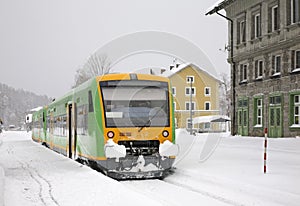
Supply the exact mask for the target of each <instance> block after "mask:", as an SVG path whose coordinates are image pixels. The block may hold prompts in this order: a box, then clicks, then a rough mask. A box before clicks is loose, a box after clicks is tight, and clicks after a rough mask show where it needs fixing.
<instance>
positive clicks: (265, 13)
mask: <svg viewBox="0 0 300 206" xmlns="http://www.w3.org/2000/svg"><path fill="white" fill-rule="evenodd" d="M276 4H277V5H278V8H279V28H278V29H277V30H275V31H270V18H271V15H270V14H271V13H270V11H271V9H272V7H273V6H274V5H276ZM289 4H290V0H266V1H262V0H252V1H247V0H237V1H235V2H234V3H233V4H231V5H230V6H229V7H227V8H226V15H227V16H228V17H229V18H231V19H233V26H234V35H233V38H234V47H233V53H234V56H233V57H234V61H235V62H236V72H235V73H234V74H232V75H236V78H235V79H236V82H235V83H236V88H235V90H236V94H237V95H236V97H235V101H236V108H235V110H234V112H235V114H236V117H237V118H236V122H235V125H236V129H237V131H241V130H239V128H238V127H239V126H238V125H239V123H240V122H239V115H240V113H239V111H242V110H239V106H238V102H239V100H241V99H247V100H248V105H247V106H245V110H243V111H247V112H248V122H247V125H246V126H245V127H247V129H248V135H250V136H263V129H264V128H265V127H267V128H270V127H271V125H270V121H271V120H270V115H271V108H272V104H271V102H270V101H271V97H272V96H274V95H280V96H281V104H280V109H281V124H282V128H281V129H282V133H281V135H278V136H284V137H290V136H300V127H299V128H297V127H294V124H293V119H292V118H293V117H292V115H293V114H291V112H293V108H292V107H293V106H292V105H293V102H291V101H292V100H293V99H292V98H293V95H294V94H295V93H296V94H297V93H298V92H299V93H300V72H298V71H296V70H293V68H292V67H293V64H294V62H293V59H294V56H293V54H294V53H293V52H295V51H297V50H300V23H299V21H298V23H294V24H293V23H291V20H290V18H291V17H290V11H291V10H290V8H289ZM257 12H259V13H260V18H261V34H260V35H259V36H258V37H253V33H252V32H253V31H252V30H253V22H254V20H253V16H254V14H256V13H257ZM241 19H242V20H245V21H246V39H245V42H239V41H238V36H239V33H238V31H237V30H238V25H239V22H240V21H241ZM229 31H230V30H229ZM229 39H230V35H229ZM276 55H279V56H280V58H281V62H280V67H281V68H280V73H279V75H275V74H274V63H273V62H274V57H273V56H276ZM256 60H262V61H263V75H262V78H259V79H258V78H256V75H255V68H256V66H255V65H256V63H255V62H256ZM240 65H247V79H246V81H241V80H242V79H241V74H242V69H241V67H240ZM256 97H262V100H263V122H262V126H261V127H255V121H256V120H255V119H256V116H255V112H256V111H257V110H256V107H255V99H256ZM272 111H273V110H272ZM278 111H279V109H278ZM274 136H276V135H274Z"/></svg>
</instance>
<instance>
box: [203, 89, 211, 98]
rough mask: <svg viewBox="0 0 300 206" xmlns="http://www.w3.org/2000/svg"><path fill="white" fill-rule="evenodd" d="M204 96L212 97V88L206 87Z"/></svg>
mask: <svg viewBox="0 0 300 206" xmlns="http://www.w3.org/2000/svg"><path fill="white" fill-rule="evenodd" d="M206 90H208V94H207V93H206ZM204 96H206V97H209V96H211V88H210V87H204Z"/></svg>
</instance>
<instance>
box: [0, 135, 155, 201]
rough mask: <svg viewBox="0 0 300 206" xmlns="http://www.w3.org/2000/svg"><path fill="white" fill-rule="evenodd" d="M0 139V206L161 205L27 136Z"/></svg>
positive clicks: (10, 136) (0, 137) (3, 136)
mask: <svg viewBox="0 0 300 206" xmlns="http://www.w3.org/2000/svg"><path fill="white" fill-rule="evenodd" d="M0 139H1V140H2V141H3V144H2V145H1V146H0V154H1V156H0V167H3V168H4V171H5V179H4V181H5V184H4V199H0V205H1V203H2V204H3V201H4V205H5V206H14V205H22V206H31V205H47V206H48V205H60V206H64V205H149V206H150V205H151V206H153V205H161V204H160V203H159V202H156V201H153V200H151V198H148V197H146V196H144V195H141V194H139V193H137V192H134V191H130V190H129V189H128V188H127V187H125V186H124V185H122V184H121V183H120V182H118V181H115V180H113V179H111V178H108V177H106V176H104V175H103V174H101V173H99V172H97V171H95V170H92V169H91V168H89V167H87V166H84V165H81V164H79V163H77V162H75V161H73V160H70V159H68V158H66V157H64V156H62V155H59V154H57V153H55V152H53V151H50V150H49V149H47V148H45V147H43V146H41V145H40V144H37V143H34V142H32V141H31V139H30V133H28V134H27V133H22V132H5V133H4V134H1V136H0ZM2 186H3V185H2Z"/></svg>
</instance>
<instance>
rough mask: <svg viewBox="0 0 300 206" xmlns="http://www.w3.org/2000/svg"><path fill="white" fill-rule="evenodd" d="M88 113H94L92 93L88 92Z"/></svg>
mask: <svg viewBox="0 0 300 206" xmlns="http://www.w3.org/2000/svg"><path fill="white" fill-rule="evenodd" d="M89 112H94V104H93V96H92V91H89Z"/></svg>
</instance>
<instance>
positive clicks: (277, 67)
mask: <svg viewBox="0 0 300 206" xmlns="http://www.w3.org/2000/svg"><path fill="white" fill-rule="evenodd" d="M279 59H280V63H279V65H278V60H279ZM273 69H274V74H273V76H276V75H280V73H281V55H275V60H274V68H273Z"/></svg>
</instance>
